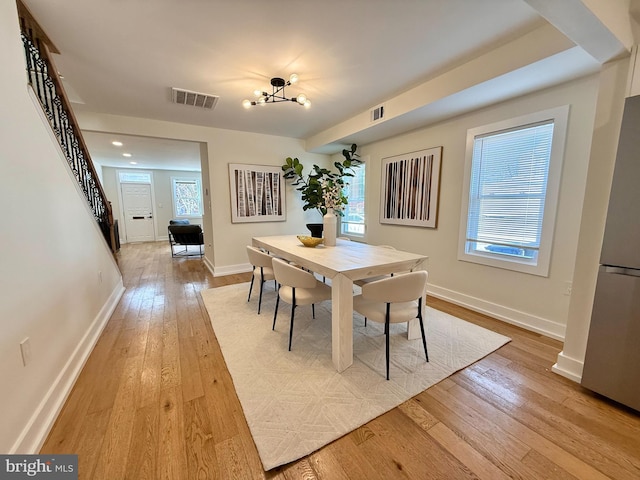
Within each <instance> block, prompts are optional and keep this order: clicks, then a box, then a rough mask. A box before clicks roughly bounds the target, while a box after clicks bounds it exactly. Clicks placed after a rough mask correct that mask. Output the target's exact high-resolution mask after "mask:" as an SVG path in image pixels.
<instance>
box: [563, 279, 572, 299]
mask: <svg viewBox="0 0 640 480" xmlns="http://www.w3.org/2000/svg"><path fill="white" fill-rule="evenodd" d="M572 289H573V282H564V294H565V295H566V296H569V295H571V290H572Z"/></svg>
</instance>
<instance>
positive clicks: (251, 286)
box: [247, 275, 256, 302]
mask: <svg viewBox="0 0 640 480" xmlns="http://www.w3.org/2000/svg"><path fill="white" fill-rule="evenodd" d="M255 278H256V277H254V276H253V275H252V276H251V284H250V285H249V296H248V297H247V302H248V301H250V300H251V290H253V281H254V280H255Z"/></svg>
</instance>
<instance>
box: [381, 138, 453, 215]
mask: <svg viewBox="0 0 640 480" xmlns="http://www.w3.org/2000/svg"><path fill="white" fill-rule="evenodd" d="M441 162H442V147H434V148H429V149H427V150H421V151H419V152H411V153H405V154H402V155H396V156H394V157H387V158H383V159H382V192H381V195H380V223H391V224H394V225H411V226H415V227H428V228H436V227H437V221H438V190H439V186H440V164H441Z"/></svg>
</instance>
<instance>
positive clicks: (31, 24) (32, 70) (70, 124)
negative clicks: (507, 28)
mask: <svg viewBox="0 0 640 480" xmlns="http://www.w3.org/2000/svg"><path fill="white" fill-rule="evenodd" d="M18 14H19V16H20V28H21V33H22V42H23V45H24V50H25V57H26V61H27V77H28V80H29V83H30V85H31V87H32V88H33V91H34V92H35V94H36V96H37V97H38V100H39V101H40V104H41V105H42V109H43V110H44V113H45V115H46V116H47V119H48V120H49V124H50V125H51V128H52V130H53V132H54V134H55V136H56V138H57V139H58V142H59V143H60V147H61V148H62V151H63V152H64V154H65V157H66V159H67V162H68V163H69V166H70V167H71V170H72V171H73V174H74V176H75V178H76V180H77V181H78V184H79V185H80V188H81V189H82V191H83V192H84V195H85V197H86V199H87V201H88V203H89V206H90V207H91V210H92V212H93V215H94V217H95V219H96V221H97V222H98V225H99V226H100V229H101V230H102V233H103V235H104V237H105V240H106V241H107V244H108V245H109V247H110V248H111V250H112V251H113V252H114V253H115V252H116V251H117V250H118V242H117V239H116V238H115V222H114V219H113V212H112V209H111V203H110V202H109V201H108V200H107V196H106V194H105V192H104V190H103V188H102V185H101V184H100V181H99V180H98V175H97V174H96V171H95V168H94V166H93V161H92V160H91V155H90V154H89V149H88V148H87V145H86V143H85V141H84V138H83V136H82V132H81V130H80V127H79V124H78V121H77V119H76V117H75V115H74V113H73V110H72V108H71V102H70V101H69V98H68V97H67V94H66V92H65V90H64V87H63V85H62V81H61V80H60V76H59V74H58V70H57V69H56V67H55V64H54V62H53V57H52V55H51V51H57V49H56V48H55V45H53V43H52V42H51V40H50V39H49V37H48V36H47V35H46V34H45V33H44V31H43V30H42V28H41V27H40V26H39V25H38V24H37V22H36V21H35V19H34V18H33V16H32V15H31V13H30V12H29V10H28V9H27V8H26V6H25V5H24V4H22V2H20V1H18Z"/></svg>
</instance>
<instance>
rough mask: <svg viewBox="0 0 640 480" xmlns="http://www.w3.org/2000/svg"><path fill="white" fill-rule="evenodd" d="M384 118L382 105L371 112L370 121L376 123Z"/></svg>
mask: <svg viewBox="0 0 640 480" xmlns="http://www.w3.org/2000/svg"><path fill="white" fill-rule="evenodd" d="M383 118H384V105H380V106H379V107H376V108H374V109H373V110H371V121H372V122H378V121H380V120H382V119H383Z"/></svg>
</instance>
